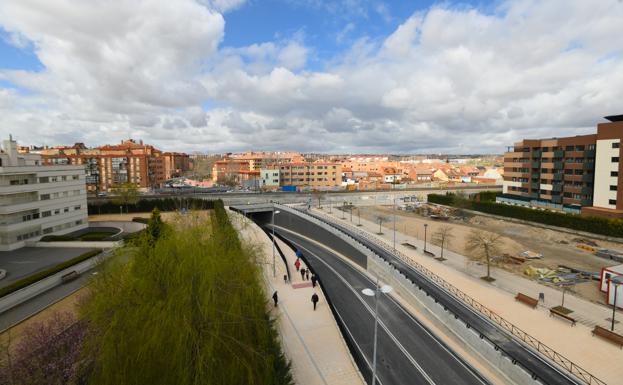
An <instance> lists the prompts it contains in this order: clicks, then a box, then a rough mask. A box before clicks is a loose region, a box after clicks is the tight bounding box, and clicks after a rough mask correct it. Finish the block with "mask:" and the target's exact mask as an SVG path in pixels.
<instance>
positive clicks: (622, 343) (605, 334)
mask: <svg viewBox="0 0 623 385" xmlns="http://www.w3.org/2000/svg"><path fill="white" fill-rule="evenodd" d="M592 333H593V336H595V335H598V336H600V337H602V338H605V339H607V340H610V341H612V342H614V343H615V344H617V345H619V347H620V348H621V349H623V336H622V335H620V334H617V333H615V332H611V331H610V330H608V329H605V328H602V327H601V326H595V329H593V332H592Z"/></svg>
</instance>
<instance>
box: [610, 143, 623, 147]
mask: <svg viewBox="0 0 623 385" xmlns="http://www.w3.org/2000/svg"><path fill="white" fill-rule="evenodd" d="M620 145H621V143H619V142H616V143H612V148H619V146H620Z"/></svg>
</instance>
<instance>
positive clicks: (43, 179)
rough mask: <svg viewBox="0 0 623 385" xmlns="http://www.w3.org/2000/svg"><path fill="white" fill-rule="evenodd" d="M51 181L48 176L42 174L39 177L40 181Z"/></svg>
mask: <svg viewBox="0 0 623 385" xmlns="http://www.w3.org/2000/svg"><path fill="white" fill-rule="evenodd" d="M49 181H50V178H48V177H47V176H42V177H41V178H39V183H48V182H49Z"/></svg>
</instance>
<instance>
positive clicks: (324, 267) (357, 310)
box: [276, 228, 487, 385]
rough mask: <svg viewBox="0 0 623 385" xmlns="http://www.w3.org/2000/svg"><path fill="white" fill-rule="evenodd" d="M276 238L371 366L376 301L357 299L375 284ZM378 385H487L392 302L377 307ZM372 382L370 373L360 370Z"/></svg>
mask: <svg viewBox="0 0 623 385" xmlns="http://www.w3.org/2000/svg"><path fill="white" fill-rule="evenodd" d="M276 232H277V233H278V234H279V235H280V236H281V237H282V238H285V239H286V240H287V241H289V242H291V243H292V244H293V245H294V246H295V247H296V248H298V249H299V250H300V251H301V252H302V254H303V257H304V258H305V260H306V262H307V264H308V266H310V267H311V269H312V271H314V272H315V273H316V274H317V275H318V276H319V277H320V279H321V284H322V289H323V291H324V292H325V294H326V296H327V297H328V298H329V299H330V301H331V303H332V305H333V308H334V311H335V312H336V313H337V315H338V317H340V318H341V319H342V321H343V324H344V325H345V328H346V330H347V332H348V333H349V334H350V335H351V336H352V338H353V340H354V341H356V344H355V345H356V349H358V350H359V353H360V354H362V355H363V357H364V359H365V361H366V363H367V364H368V366H369V367H371V366H372V356H373V335H374V306H375V304H374V298H373V297H368V296H365V295H363V294H362V293H361V290H362V289H364V288H374V286H375V284H374V282H372V281H371V280H370V279H369V278H368V277H367V276H366V275H364V274H363V273H362V272H360V271H359V270H357V269H356V268H354V267H353V266H352V265H350V264H348V263H347V262H345V261H343V260H342V259H341V258H340V257H338V256H337V255H335V254H334V253H332V252H330V251H328V250H327V249H325V248H323V247H321V246H319V245H318V244H316V243H314V242H311V241H309V240H307V239H305V238H303V237H301V236H298V235H295V234H293V233H291V232H288V231H284V230H283V229H279V228H277V230H276ZM379 314H380V320H381V321H380V322H379V328H378V348H377V349H378V351H377V357H378V361H377V383H379V384H383V385H392V384H409V385H411V384H413V385H420V384H422V385H433V384H437V385H442V384H443V385H445V384H467V385H471V384H474V385H476V384H487V382H486V381H485V380H484V379H483V378H482V377H481V376H480V375H479V374H478V373H476V372H475V371H474V370H473V369H471V368H470V367H469V366H468V365H467V364H465V363H464V362H463V361H462V360H461V359H460V358H459V357H458V356H457V355H455V354H454V353H453V352H452V351H451V350H450V349H448V348H447V347H446V346H445V345H444V344H443V343H442V342H441V341H439V340H438V339H437V338H436V337H435V336H434V335H433V334H432V333H430V332H429V331H428V330H427V329H426V328H425V327H424V326H423V325H421V324H420V323H419V322H418V321H417V320H416V319H415V318H414V317H413V316H411V315H410V314H409V313H408V312H407V311H406V310H405V309H404V308H402V307H401V306H400V305H399V304H398V303H397V302H395V301H394V300H393V299H392V298H391V297H389V296H385V295H383V296H382V297H381V299H380V302H379ZM362 373H363V374H364V376H365V377H366V380H367V381H368V382H371V370H368V371H366V370H362Z"/></svg>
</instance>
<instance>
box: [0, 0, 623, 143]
mask: <svg viewBox="0 0 623 385" xmlns="http://www.w3.org/2000/svg"><path fill="white" fill-rule="evenodd" d="M310 1H311V0H310ZM241 3H242V2H239V1H231V2H217V1H212V2H203V3H198V2H195V1H192V0H180V1H177V2H175V4H171V2H166V1H164V0H162V1H157V0H152V1H148V0H143V1H137V2H112V1H111V2H102V3H94V4H91V3H90V4H88V5H86V4H81V3H79V2H74V1H70V0H56V1H55V2H54V6H52V5H51V4H50V2H46V1H43V0H40V1H35V0H20V1H17V0H9V1H5V2H2V3H0V25H2V27H3V28H4V29H5V30H7V31H9V33H11V34H13V36H16V39H17V40H16V41H18V42H21V43H20V44H25V45H26V46H29V45H30V44H32V46H33V47H34V49H35V53H36V54H37V56H38V58H39V60H40V61H41V62H42V64H43V65H44V67H45V69H44V70H43V71H41V72H38V73H31V72H24V71H7V70H0V79H6V80H9V81H11V82H13V83H15V84H18V85H19V86H20V87H21V88H23V89H26V90H28V91H29V92H27V93H20V92H18V91H14V90H10V89H2V88H0V111H2V114H0V127H1V128H0V133H1V134H2V135H6V134H8V133H9V132H13V133H16V132H19V133H20V137H19V139H20V141H22V142H26V143H32V144H41V143H46V144H55V143H65V144H66V143H71V142H73V141H84V142H86V143H89V144H100V143H103V142H111V141H117V140H119V139H121V138H123V137H128V136H133V137H138V136H141V137H142V138H143V139H144V140H145V141H148V142H153V143H155V144H156V145H159V146H161V147H163V148H166V149H171V150H187V151H192V150H210V151H236V150H244V149H262V148H266V149H299V150H308V151H328V152H338V151H357V152H374V151H379V152H381V151H390V152H392V151H393V152H398V151H423V152H438V151H462V152H467V151H474V152H476V151H496V152H500V151H503V149H504V147H505V146H506V145H509V144H510V143H512V142H513V141H516V140H518V139H521V138H523V137H542V136H552V135H556V136H561V135H565V134H567V133H568V134H569V135H575V134H578V133H581V132H592V131H594V126H595V124H596V123H597V122H598V121H599V120H600V117H602V116H604V115H607V114H615V113H621V112H622V111H620V110H618V109H620V108H621V105H620V100H621V99H623V40H621V39H618V36H620V35H621V34H622V33H623V25H622V24H621V23H620V20H622V19H623V4H622V3H621V2H619V1H618V0H601V1H599V2H586V1H583V0H550V1H547V2H542V1H537V0H517V1H506V2H503V3H501V4H500V6H499V8H498V9H496V10H495V11H494V12H493V13H482V12H479V11H478V10H476V9H469V8H464V7H463V8H452V7H448V6H445V7H434V8H432V9H430V10H427V11H425V12H418V13H416V14H414V15H412V16H411V17H409V18H408V19H407V20H405V21H404V23H402V24H401V25H400V26H399V27H397V28H396V30H395V31H394V32H393V33H392V34H391V35H389V36H387V37H385V38H384V39H382V40H379V39H375V38H363V39H359V40H357V41H355V42H354V43H352V44H351V45H350V47H348V50H347V51H345V52H343V53H341V54H339V55H336V57H335V58H333V59H332V60H329V61H327V62H325V63H324V66H322V68H323V69H322V70H315V71H312V70H309V68H308V65H309V64H308V63H309V58H310V56H312V55H313V52H314V50H315V47H309V46H307V45H305V42H304V39H303V38H301V37H300V36H298V37H294V38H292V39H286V40H284V39H280V40H277V41H268V42H258V43H256V44H253V45H250V46H246V47H237V48H233V47H219V44H220V42H221V40H222V38H223V33H224V19H223V17H222V16H221V14H220V13H219V12H224V11H226V10H231V9H233V7H236V6H240V5H241ZM345 4H347V2H340V3H336V5H333V6H331V4H329V3H324V2H318V3H317V4H315V5H314V6H317V7H337V6H340V7H342V6H345ZM361 4H362V3H361V2H358V1H354V2H353V3H352V5H354V6H355V7H357V6H359V5H361ZM327 9H329V8H327ZM331 9H332V10H333V11H335V10H336V9H337V8H331ZM340 9H341V8H340ZM377 11H378V10H377ZM346 25H347V26H348V24H346ZM180 26H182V27H180ZM312 57H313V56H312ZM206 106H213V107H206Z"/></svg>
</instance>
